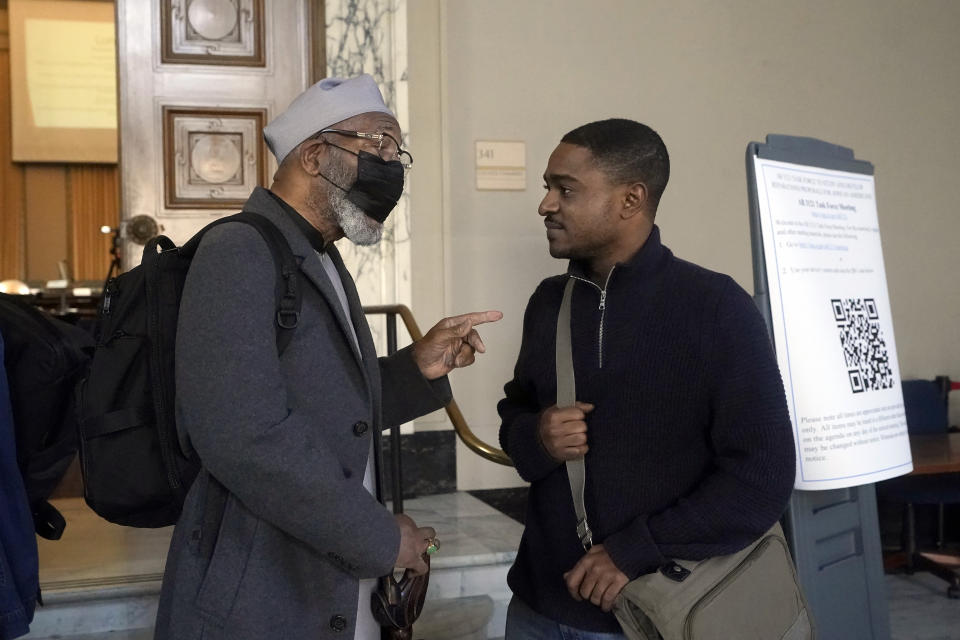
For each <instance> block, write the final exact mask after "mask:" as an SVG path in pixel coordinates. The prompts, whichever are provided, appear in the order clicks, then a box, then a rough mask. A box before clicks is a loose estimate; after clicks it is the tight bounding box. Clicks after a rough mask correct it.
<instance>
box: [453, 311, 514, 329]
mask: <svg viewBox="0 0 960 640" xmlns="http://www.w3.org/2000/svg"><path fill="white" fill-rule="evenodd" d="M502 317H503V313H501V312H500V311H495V310H490V311H473V312H471V313H464V314H461V315H459V316H451V317H449V318H447V319H446V322H447V326H450V325H457V324H463V323H464V322H469V323H470V324H471V325H478V324H484V323H486V322H496V321H497V320H499V319H500V318H502Z"/></svg>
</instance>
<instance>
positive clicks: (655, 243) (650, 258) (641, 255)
mask: <svg viewBox="0 0 960 640" xmlns="http://www.w3.org/2000/svg"><path fill="white" fill-rule="evenodd" d="M669 251H670V250H669V249H667V248H666V247H664V246H663V244H661V242H660V228H659V227H658V226H657V225H653V229H652V230H651V231H650V235H649V236H648V237H647V239H646V240H645V241H644V243H643V245H642V246H641V247H640V248H639V249H638V250H637V252H636V253H634V254H633V256H631V257H630V259H629V260H627V261H626V262H618V263H617V264H616V265H614V267H615V268H616V269H617V271H618V272H620V271H624V272H626V273H629V274H630V275H631V276H634V277H641V276H644V275H647V274H650V273H653V272H654V271H655V270H656V269H657V267H658V265H659V264H660V263H661V262H662V258H663V257H664V256H665V255H667V254H668V253H669ZM567 273H568V274H569V275H572V276H576V277H578V278H583V279H585V280H589V277H588V276H587V269H586V265H584V264H583V263H582V262H580V261H578V260H571V261H570V264H569V265H568V266H567Z"/></svg>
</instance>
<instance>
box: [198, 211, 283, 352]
mask: <svg viewBox="0 0 960 640" xmlns="http://www.w3.org/2000/svg"><path fill="white" fill-rule="evenodd" d="M225 222H241V223H243V224H248V225H250V226H251V227H253V228H254V229H256V230H257V231H258V232H259V233H260V236H261V237H262V238H263V240H264V241H265V242H266V243H267V247H269V249H270V253H271V254H273V261H274V263H275V264H276V265H277V284H276V287H275V288H274V294H275V297H276V301H277V352H278V353H281V354H282V353H283V351H284V349H286V348H287V345H288V344H290V340H291V338H293V330H294V329H296V328H297V325H298V324H299V323H300V308H301V306H302V295H301V291H300V286H299V282H298V280H297V271H298V270H299V268H300V264H299V262H298V260H297V257H296V256H295V255H294V254H293V250H292V249H291V248H290V243H289V242H288V241H287V238H286V236H284V235H283V233H282V232H281V231H280V229H278V228H277V226H276V225H275V224H273V223H272V222H270V220H269V219H268V218H267V217H266V216H263V215H261V214H259V213H257V212H255V211H241V212H240V213H236V214H234V215H232V216H227V217H225V218H220V219H218V220H214V221H213V222H211V223H210V224H208V225H207V226H205V227H204V228H203V229H201V230H200V231H198V232H197V233H196V234H195V235H194V236H193V237H192V238H190V240H188V241H187V242H186V243H185V244H184V245H183V246H182V247H180V254H181V255H183V256H185V257H187V258H192V257H193V254H194V253H196V251H197V247H198V246H199V245H200V240H201V239H202V238H203V236H204V234H205V233H206V232H207V231H209V230H210V229H212V228H213V227H215V226H217V225H221V224H223V223H225Z"/></svg>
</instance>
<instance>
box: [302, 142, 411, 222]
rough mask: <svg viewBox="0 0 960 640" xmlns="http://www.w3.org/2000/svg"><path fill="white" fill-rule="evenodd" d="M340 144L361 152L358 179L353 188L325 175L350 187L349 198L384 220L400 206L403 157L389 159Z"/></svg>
mask: <svg viewBox="0 0 960 640" xmlns="http://www.w3.org/2000/svg"><path fill="white" fill-rule="evenodd" d="M333 146H336V145H333ZM337 148H338V149H341V150H342V151H346V152H347V153H353V155H355V156H357V180H356V182H354V183H353V186H352V187H350V188H349V189H345V188H344V187H341V186H340V185H338V184H337V183H336V182H334V181H333V180H331V179H330V178H328V177H327V176H325V175H323V174H322V173H321V174H320V175H321V177H323V178H324V179H325V180H326V181H327V182H329V183H330V184H332V185H333V186H335V187H336V188H338V189H342V190H343V191H346V192H347V200H349V201H350V202H352V203H353V204H355V205H357V206H358V207H360V210H361V211H363V212H364V213H365V214H367V215H368V216H370V217H371V218H373V219H374V220H376V221H377V222H379V223H381V224H382V223H383V221H384V220H386V219H387V216H388V215H390V212H391V211H393V208H394V207H395V206H397V202H399V201H400V195H401V194H402V193H403V165H402V164H401V163H400V161H399V160H390V161H387V160H384V159H383V158H381V157H380V156H378V155H376V154H373V153H367V152H366V151H361V152H359V153H354V152H353V151H350V150H349V149H344V148H343V147H337Z"/></svg>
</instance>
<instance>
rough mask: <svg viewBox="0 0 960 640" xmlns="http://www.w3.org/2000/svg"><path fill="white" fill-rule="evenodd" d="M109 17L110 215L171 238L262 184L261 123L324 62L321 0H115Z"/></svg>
mask: <svg viewBox="0 0 960 640" xmlns="http://www.w3.org/2000/svg"><path fill="white" fill-rule="evenodd" d="M117 27H118V28H117V47H118V59H117V63H118V67H119V83H118V88H119V96H120V98H119V113H120V180H121V189H120V190H121V218H122V220H123V221H124V222H127V221H129V220H130V219H131V218H133V217H135V216H140V215H148V216H151V217H152V218H155V219H156V220H157V221H158V222H159V224H160V225H161V226H162V228H163V233H164V234H165V235H168V236H170V237H171V238H173V240H174V241H175V242H177V243H181V242H183V241H184V240H186V239H187V238H189V237H190V235H192V234H193V233H194V232H195V231H196V230H197V229H199V228H200V227H201V226H203V225H204V224H205V223H206V222H208V221H209V220H211V219H213V218H217V217H220V216H223V215H227V214H230V213H233V212H236V211H239V210H240V208H241V205H242V204H243V202H244V201H245V200H246V198H247V196H248V195H249V194H250V192H251V191H252V190H253V188H254V187H255V186H257V185H267V184H269V179H270V177H271V176H272V175H273V172H274V171H275V170H276V163H275V161H274V159H273V156H272V155H271V154H270V153H269V152H268V150H267V149H266V145H265V144H264V142H263V137H262V129H263V126H264V125H265V124H266V123H267V122H269V121H270V120H271V119H272V118H273V117H274V116H275V115H276V114H278V113H280V112H281V111H283V110H284V109H285V108H286V107H287V105H288V104H289V103H290V101H291V100H292V99H293V98H294V97H295V96H296V95H297V94H299V93H300V92H301V91H302V90H303V89H304V88H306V87H307V86H308V85H309V84H310V82H311V81H312V78H313V77H314V76H315V75H316V76H317V77H322V75H323V73H324V71H325V65H324V63H323V55H322V51H323V45H324V38H323V2H322V0H146V1H145V0H117ZM123 226H124V230H125V232H124V234H123V235H124V266H125V268H130V267H131V266H133V265H135V264H138V263H139V261H140V254H141V252H142V249H141V247H139V246H138V242H136V241H135V237H134V236H135V234H134V233H133V232H132V231H133V229H134V226H133V225H130V224H129V223H128V224H124V225H123ZM148 226H149V225H148ZM139 243H142V238H140V239H139Z"/></svg>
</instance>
